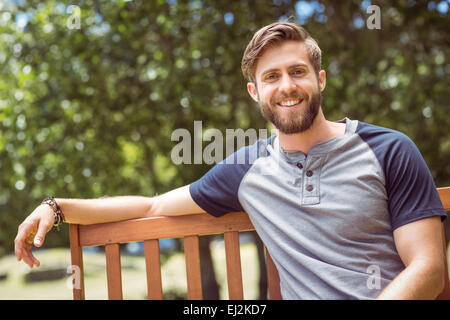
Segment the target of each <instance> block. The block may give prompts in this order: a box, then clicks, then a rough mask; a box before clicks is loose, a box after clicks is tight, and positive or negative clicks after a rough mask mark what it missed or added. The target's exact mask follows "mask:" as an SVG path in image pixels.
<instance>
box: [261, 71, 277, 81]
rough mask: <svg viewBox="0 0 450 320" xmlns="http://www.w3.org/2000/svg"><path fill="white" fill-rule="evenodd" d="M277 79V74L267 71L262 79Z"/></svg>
mask: <svg viewBox="0 0 450 320" xmlns="http://www.w3.org/2000/svg"><path fill="white" fill-rule="evenodd" d="M276 79H278V75H277V74H276V73H269V74H267V75H266V76H265V77H264V81H269V82H270V81H275V80H276Z"/></svg>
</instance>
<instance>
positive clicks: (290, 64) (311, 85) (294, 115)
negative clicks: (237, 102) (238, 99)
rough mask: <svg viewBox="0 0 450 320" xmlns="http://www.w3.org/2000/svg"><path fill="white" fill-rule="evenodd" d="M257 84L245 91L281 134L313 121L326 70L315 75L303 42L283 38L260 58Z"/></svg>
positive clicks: (294, 130) (319, 102)
mask: <svg viewBox="0 0 450 320" xmlns="http://www.w3.org/2000/svg"><path fill="white" fill-rule="evenodd" d="M255 79H256V84H255V83H253V82H250V83H248V86H247V88H248V91H249V93H250V95H251V96H252V98H253V99H254V100H255V101H257V102H258V103H259V105H260V107H261V113H262V115H263V116H264V117H265V118H266V119H267V120H268V121H270V122H272V123H273V124H274V126H275V127H276V128H277V129H278V130H279V131H280V132H282V133H284V134H293V133H299V132H303V131H306V130H307V129H308V128H309V127H310V126H311V125H312V124H313V122H314V119H315V118H316V116H317V114H318V112H319V109H320V104H321V101H322V94H321V91H322V90H323V89H324V88H325V71H323V70H321V71H320V72H319V77H317V76H316V74H315V72H314V68H313V66H312V64H311V62H310V61H309V58H308V54H307V52H306V49H305V48H304V45H303V43H301V42H298V41H286V42H283V43H282V44H280V45H277V46H275V47H272V48H269V49H267V50H266V51H265V52H264V53H263V55H262V56H261V57H260V58H259V60H258V63H257V65H256V72H255Z"/></svg>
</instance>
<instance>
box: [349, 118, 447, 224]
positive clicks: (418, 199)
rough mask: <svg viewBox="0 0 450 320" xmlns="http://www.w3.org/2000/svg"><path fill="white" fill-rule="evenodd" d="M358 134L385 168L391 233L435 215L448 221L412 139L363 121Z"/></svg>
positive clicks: (430, 176) (426, 167)
mask: <svg viewBox="0 0 450 320" xmlns="http://www.w3.org/2000/svg"><path fill="white" fill-rule="evenodd" d="M357 132H358V134H359V135H360V136H361V138H363V140H364V141H366V142H367V143H368V144H369V146H370V148H371V149H372V151H373V152H374V153H375V156H376V157H377V159H378V161H379V163H380V165H381V167H382V168H383V172H384V175H385V180H386V181H385V183H386V193H387V197H388V209H389V214H390V218H391V225H392V230H395V229H397V228H398V227H400V226H402V225H405V224H407V223H410V222H413V221H416V220H420V219H424V218H428V217H432V216H440V217H441V220H444V219H445V218H446V216H447V214H446V212H445V210H444V208H443V206H442V203H441V200H440V198H439V194H438V192H437V190H436V185H435V184H434V181H433V177H432V175H431V173H430V170H429V168H428V166H427V164H426V163H425V160H424V159H423V157H422V155H421V154H420V151H419V149H418V148H417V147H416V145H415V144H414V142H413V141H412V140H411V139H410V138H409V137H407V136H406V135H405V134H403V133H401V132H398V131H395V130H391V129H386V128H382V127H378V126H373V125H370V124H366V123H363V122H360V123H359V124H358V129H357Z"/></svg>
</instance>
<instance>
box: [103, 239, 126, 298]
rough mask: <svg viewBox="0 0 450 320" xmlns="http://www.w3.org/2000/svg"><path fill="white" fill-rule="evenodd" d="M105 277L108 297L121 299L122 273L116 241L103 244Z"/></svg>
mask: <svg viewBox="0 0 450 320" xmlns="http://www.w3.org/2000/svg"><path fill="white" fill-rule="evenodd" d="M105 254H106V277H107V279H108V299H109V300H122V299H123V296H122V273H121V267H120V247H119V244H118V243H113V244H108V245H106V246H105Z"/></svg>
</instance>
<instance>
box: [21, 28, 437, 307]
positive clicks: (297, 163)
mask: <svg viewBox="0 0 450 320" xmlns="http://www.w3.org/2000/svg"><path fill="white" fill-rule="evenodd" d="M242 71H243V73H244V75H245V76H246V77H247V78H248V80H249V82H248V85H247V89H248V92H249V94H250V96H251V97H252V98H253V99H254V100H255V101H257V102H258V103H259V105H260V108H261V113H262V115H263V116H264V117H265V118H266V119H267V120H269V121H270V122H272V123H273V124H274V126H275V127H276V128H277V129H278V133H277V134H276V135H274V136H272V137H270V138H269V139H265V140H259V141H257V142H256V143H255V144H253V145H251V146H248V147H245V148H242V149H240V150H238V151H237V152H235V153H234V154H232V155H230V156H229V157H228V158H227V159H225V160H224V161H223V162H221V163H219V164H217V165H216V166H214V167H213V168H212V169H211V170H210V171H209V172H208V173H207V174H205V175H204V176H203V177H201V178H200V179H199V180H197V181H195V182H193V183H192V184H190V185H187V186H184V187H181V188H178V189H175V190H173V191H170V192H168V193H166V194H163V195H161V196H157V197H151V198H149V197H138V196H124V197H113V198H102V199H89V200H83V199H60V198H56V199H55V198H47V199H46V200H45V201H44V202H43V203H42V204H41V205H40V206H38V207H37V208H36V209H35V210H34V211H33V212H32V213H31V214H30V215H29V216H28V217H27V218H26V219H25V221H24V222H23V223H22V224H21V225H20V226H19V231H18V234H17V237H16V240H15V253H16V256H17V258H18V260H22V259H23V260H24V261H25V262H26V263H27V264H28V265H30V266H33V265H37V266H39V261H38V260H37V259H36V258H35V257H34V256H33V254H32V253H31V247H32V244H33V243H34V245H36V246H42V243H43V240H44V237H45V234H46V233H47V232H48V231H49V230H50V229H51V227H52V225H53V223H54V222H56V223H57V224H59V223H60V221H62V220H64V221H67V222H72V223H79V224H91V223H100V222H109V221H118V220H125V219H132V218H139V217H152V216H161V215H165V216H174V215H185V214H192V213H208V214H211V215H214V216H221V215H224V214H226V213H228V212H233V211H246V212H247V213H248V215H249V217H250V219H251V221H252V223H253V225H254V226H255V229H256V231H257V232H258V234H259V236H260V237H261V239H262V240H263V242H264V244H265V245H266V247H267V248H268V250H269V252H270V254H271V256H272V259H273V260H274V263H275V265H276V267H277V270H278V272H279V275H280V287H281V293H282V296H283V298H284V299H374V298H387V299H426V298H427V299H433V298H435V297H436V296H437V295H438V294H439V293H440V292H441V291H442V288H443V284H444V276H445V275H446V271H445V270H444V260H443V258H444V257H443V247H442V238H441V225H442V223H441V221H442V220H443V219H444V218H445V217H446V213H445V211H444V209H443V207H442V204H441V202H440V199H439V196H438V193H437V191H436V187H435V185H434V182H433V179H432V176H431V174H430V172H429V170H428V168H427V165H426V163H425V162H424V160H423V158H422V156H421V155H420V152H419V151H418V149H417V148H416V146H415V145H414V143H413V142H412V141H411V140H410V139H409V138H408V137H406V136H405V135H403V134H402V133H399V132H397V131H394V130H390V129H385V128H381V127H378V126H374V125H370V124H367V123H363V122H360V121H357V120H350V119H348V118H345V119H342V120H339V121H336V122H333V121H328V120H327V119H325V116H324V114H323V112H322V106H321V101H322V98H321V92H322V91H323V90H324V89H325V85H326V73H325V71H324V70H321V51H320V48H319V47H318V45H317V43H316V41H315V40H314V39H312V38H311V37H310V36H309V34H308V33H307V32H306V31H305V30H304V29H303V28H301V27H300V26H298V25H296V24H294V23H283V22H277V23H274V24H271V25H269V26H266V27H264V28H262V29H260V30H259V31H258V32H257V33H256V34H255V35H254V37H253V39H252V40H251V41H250V43H249V45H248V47H247V48H246V50H245V52H244V57H243V59H242ZM236 159H245V162H244V163H242V162H240V161H239V162H238V161H236ZM230 160H231V161H230Z"/></svg>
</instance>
